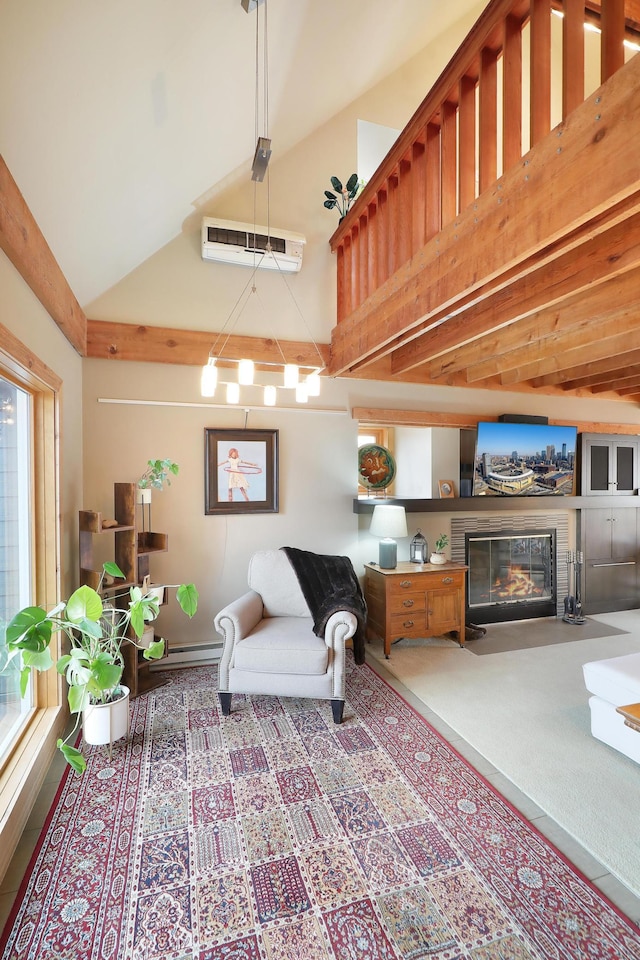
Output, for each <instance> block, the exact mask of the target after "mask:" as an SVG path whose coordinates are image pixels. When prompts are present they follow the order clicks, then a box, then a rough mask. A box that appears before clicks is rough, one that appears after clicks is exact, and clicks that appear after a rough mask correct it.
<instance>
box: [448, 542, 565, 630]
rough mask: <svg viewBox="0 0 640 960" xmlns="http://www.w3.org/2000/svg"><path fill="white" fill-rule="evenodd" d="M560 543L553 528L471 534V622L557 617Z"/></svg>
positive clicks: (468, 545) (468, 546) (468, 556)
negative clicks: (557, 574) (557, 568)
mask: <svg viewBox="0 0 640 960" xmlns="http://www.w3.org/2000/svg"><path fill="white" fill-rule="evenodd" d="M555 539H556V538H555V530H551V529H548V530H521V531H510V532H509V531H504V530H496V531H487V532H482V533H480V532H479V533H466V534H465V543H466V549H465V555H466V563H467V565H468V567H469V572H468V581H467V582H468V590H467V616H468V619H469V621H470V622H471V623H496V622H501V621H504V620H527V619H530V618H533V617H549V616H555V615H556V544H555Z"/></svg>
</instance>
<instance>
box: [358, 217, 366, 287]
mask: <svg viewBox="0 0 640 960" xmlns="http://www.w3.org/2000/svg"><path fill="white" fill-rule="evenodd" d="M368 226H369V225H368V223H367V212H366V210H365V212H364V213H361V214H360V218H359V220H358V250H359V254H360V257H359V261H358V304H361V303H363V302H364V301H365V300H366V299H367V296H368V292H367V274H368V272H369V243H368Z"/></svg>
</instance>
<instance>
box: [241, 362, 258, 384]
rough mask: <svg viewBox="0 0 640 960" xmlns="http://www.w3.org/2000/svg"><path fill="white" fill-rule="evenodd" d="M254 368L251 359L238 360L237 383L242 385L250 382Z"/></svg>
mask: <svg viewBox="0 0 640 960" xmlns="http://www.w3.org/2000/svg"><path fill="white" fill-rule="evenodd" d="M254 369H255V368H254V364H253V360H240V362H239V363H238V383H241V384H243V385H244V386H249V385H250V384H252V383H253V374H254Z"/></svg>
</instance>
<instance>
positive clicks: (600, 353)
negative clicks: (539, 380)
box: [500, 311, 638, 386]
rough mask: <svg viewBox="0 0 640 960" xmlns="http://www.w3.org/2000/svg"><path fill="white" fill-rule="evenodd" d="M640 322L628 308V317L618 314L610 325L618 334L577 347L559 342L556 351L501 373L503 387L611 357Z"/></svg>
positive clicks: (601, 322)
mask: <svg viewBox="0 0 640 960" xmlns="http://www.w3.org/2000/svg"><path fill="white" fill-rule="evenodd" d="M613 316H615V315H612V318H604V320H601V321H599V322H598V325H599V326H600V327H603V326H605V325H606V324H607V321H608V320H609V319H613ZM637 322H638V321H637V316H636V315H635V314H634V313H633V312H631V311H625V316H624V317H617V316H616V317H615V325H614V324H613V323H610V324H609V329H613V328H615V329H616V333H615V334H614V335H612V336H609V337H605V336H601V337H597V338H596V339H594V342H592V343H587V344H581V345H577V346H575V347H573V348H571V347H569V346H568V345H567V344H563V345H559V347H558V350H557V352H555V353H553V352H549V353H548V354H547V355H546V356H543V357H540V358H538V359H535V360H531V359H529V362H523V363H522V364H521V365H520V366H516V367H511V369H509V370H505V371H504V372H503V373H501V374H500V382H501V383H502V385H503V386H508V385H512V384H514V383H519V382H522V381H525V380H526V381H531V380H532V379H534V378H535V377H540V376H543V375H544V374H546V373H551V372H553V371H554V370H567V369H570V368H571V367H575V366H576V365H577V364H578V363H584V362H587V361H589V360H594V359H595V360H597V359H600V358H604V357H611V356H613V355H614V354H615V353H617V352H618V350H620V349H621V348H622V349H623V348H624V345H625V344H627V343H628V342H629V336H630V335H633V333H634V331H635V330H637ZM530 356H531V355H530V354H529V357H530Z"/></svg>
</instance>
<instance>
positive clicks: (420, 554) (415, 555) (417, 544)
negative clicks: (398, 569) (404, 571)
mask: <svg viewBox="0 0 640 960" xmlns="http://www.w3.org/2000/svg"><path fill="white" fill-rule="evenodd" d="M428 555H429V546H428V544H427V541H426V539H425V538H424V537H423V536H422V534H421V533H420V528H419V527H418V532H417V533H416V535H415V537H414V538H413V540H412V541H411V543H410V545H409V559H410V560H411V563H426V562H427V557H428Z"/></svg>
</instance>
